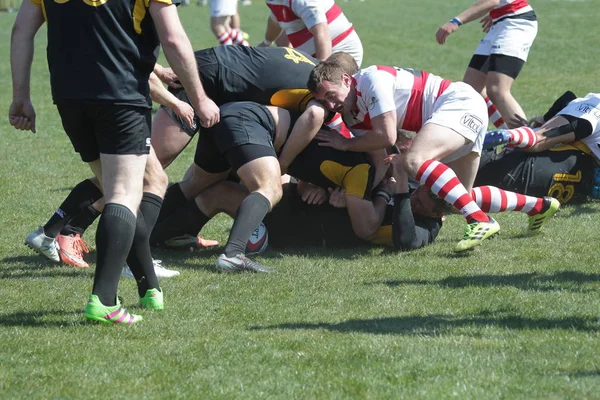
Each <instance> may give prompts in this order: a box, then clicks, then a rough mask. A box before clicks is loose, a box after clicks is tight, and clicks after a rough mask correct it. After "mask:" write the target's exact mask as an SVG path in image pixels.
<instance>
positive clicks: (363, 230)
mask: <svg viewBox="0 0 600 400" xmlns="http://www.w3.org/2000/svg"><path fill="white" fill-rule="evenodd" d="M352 230H353V231H354V234H355V235H356V236H357V237H358V238H360V239H363V240H369V239H371V238H372V237H373V236H375V234H376V233H377V227H376V226H369V224H360V225H359V226H353V227H352Z"/></svg>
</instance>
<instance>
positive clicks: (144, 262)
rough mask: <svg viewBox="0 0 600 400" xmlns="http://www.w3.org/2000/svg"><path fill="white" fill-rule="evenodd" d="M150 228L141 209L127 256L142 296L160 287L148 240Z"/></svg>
mask: <svg viewBox="0 0 600 400" xmlns="http://www.w3.org/2000/svg"><path fill="white" fill-rule="evenodd" d="M148 236H149V235H148V229H147V227H146V220H145V218H144V214H143V213H142V211H141V210H140V212H139V213H138V217H137V220H136V224H135V235H134V236H133V243H132V244H131V250H130V251H129V255H128V256H127V265H128V266H129V269H130V270H131V273H132V274H133V276H134V277H135V280H136V281H137V286H138V294H139V295H140V297H144V296H145V295H146V290H148V289H159V288H160V286H159V285H158V278H157V277H156V273H155V272H154V264H153V262H152V254H150V243H149V242H148Z"/></svg>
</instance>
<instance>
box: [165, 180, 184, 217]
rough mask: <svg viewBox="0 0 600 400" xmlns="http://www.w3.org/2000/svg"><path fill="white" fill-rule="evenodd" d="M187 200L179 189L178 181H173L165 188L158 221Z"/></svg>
mask: <svg viewBox="0 0 600 400" xmlns="http://www.w3.org/2000/svg"><path fill="white" fill-rule="evenodd" d="M186 202H187V199H186V198H185V195H184V194H183V192H182V191H181V186H180V185H179V183H175V184H173V185H171V186H169V188H168V189H167V193H165V198H164V200H163V203H162V206H161V208H160V214H158V222H161V221H162V220H164V219H166V218H167V217H168V216H169V215H171V214H173V212H175V210H177V209H178V208H180V207H181V206H182V205H184V204H185V203H186Z"/></svg>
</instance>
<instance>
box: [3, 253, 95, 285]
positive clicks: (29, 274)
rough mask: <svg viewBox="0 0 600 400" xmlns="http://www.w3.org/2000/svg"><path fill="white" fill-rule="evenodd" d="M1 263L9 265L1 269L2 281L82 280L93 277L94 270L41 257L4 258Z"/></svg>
mask: <svg viewBox="0 0 600 400" xmlns="http://www.w3.org/2000/svg"><path fill="white" fill-rule="evenodd" d="M0 262H2V263H5V264H9V265H5V266H3V267H2V268H0V279H23V278H25V279H27V278H81V277H91V276H93V268H91V269H80V268H74V267H69V266H65V265H62V264H58V263H55V262H53V261H50V260H48V259H46V258H44V257H42V256H39V255H31V256H16V257H4V258H3V259H2V260H0ZM11 264H12V265H11Z"/></svg>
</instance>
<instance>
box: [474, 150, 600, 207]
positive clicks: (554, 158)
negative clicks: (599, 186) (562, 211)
mask: <svg viewBox="0 0 600 400" xmlns="http://www.w3.org/2000/svg"><path fill="white" fill-rule="evenodd" d="M582 149H583V147H579V146H578V144H577V142H575V143H573V144H570V145H562V146H558V147H555V148H552V149H551V150H546V151H543V152H540V153H528V152H524V151H519V150H515V151H512V152H509V153H506V154H503V153H500V154H496V153H495V152H494V150H490V151H484V152H483V153H482V155H481V163H480V166H479V171H478V172H477V177H476V178H475V184H474V186H483V185H492V186H497V187H499V188H501V189H504V190H510V191H512V192H517V193H522V194H526V195H528V196H535V197H543V196H552V197H554V198H556V199H558V200H559V201H560V202H561V204H566V203H569V202H581V201H584V200H585V199H586V198H587V196H589V194H590V192H591V187H592V178H593V174H594V160H593V157H592V156H591V155H589V154H586V153H585V152H584V151H582Z"/></svg>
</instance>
